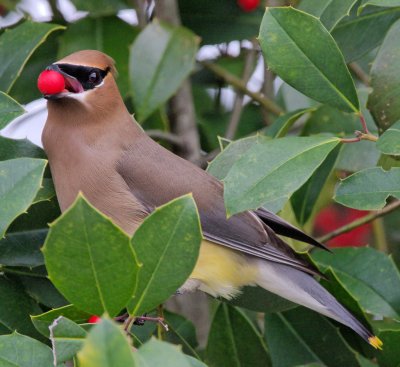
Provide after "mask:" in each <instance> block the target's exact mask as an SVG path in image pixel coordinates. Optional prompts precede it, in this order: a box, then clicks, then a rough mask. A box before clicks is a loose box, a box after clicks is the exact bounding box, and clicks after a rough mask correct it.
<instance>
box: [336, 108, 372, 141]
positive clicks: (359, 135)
mask: <svg viewBox="0 0 400 367" xmlns="http://www.w3.org/2000/svg"><path fill="white" fill-rule="evenodd" d="M358 116H359V117H360V122H361V126H362V131H359V130H356V131H355V132H354V134H355V136H356V137H355V138H343V139H340V141H341V142H342V143H356V142H358V141H361V140H369V141H377V140H378V137H377V136H375V135H373V134H371V133H370V132H369V130H368V126H367V123H366V122H365V118H364V116H363V115H362V113H361V112H360V113H359V114H358Z"/></svg>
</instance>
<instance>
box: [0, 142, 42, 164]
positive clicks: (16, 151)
mask: <svg viewBox="0 0 400 367" xmlns="http://www.w3.org/2000/svg"><path fill="white" fill-rule="evenodd" d="M22 157H29V158H45V157H46V155H45V154H44V151H43V149H40V148H39V147H38V146H36V145H34V144H32V143H31V142H30V141H29V140H27V139H18V140H15V139H9V138H5V137H3V136H0V161H6V160H8V159H13V158H22Z"/></svg>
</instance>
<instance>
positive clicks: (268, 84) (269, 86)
mask: <svg viewBox="0 0 400 367" xmlns="http://www.w3.org/2000/svg"><path fill="white" fill-rule="evenodd" d="M262 61H263V63H264V80H263V84H262V89H261V91H262V93H263V94H264V95H265V96H266V97H267V98H269V99H271V100H272V99H273V98H274V93H275V92H274V80H275V74H274V73H273V72H272V70H270V69H268V65H267V63H266V61H265V59H264V58H262ZM261 113H262V116H263V121H264V124H265V125H266V126H269V125H271V123H272V121H271V116H270V112H268V111H266V110H265V109H261Z"/></svg>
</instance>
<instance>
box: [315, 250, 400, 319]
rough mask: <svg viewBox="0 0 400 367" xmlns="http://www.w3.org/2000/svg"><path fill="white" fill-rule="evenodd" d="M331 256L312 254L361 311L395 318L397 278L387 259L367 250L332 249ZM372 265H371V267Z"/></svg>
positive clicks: (399, 294)
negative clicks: (336, 279) (332, 275)
mask: <svg viewBox="0 0 400 367" xmlns="http://www.w3.org/2000/svg"><path fill="white" fill-rule="evenodd" d="M332 251H333V253H334V256H332V254H327V255H328V256H326V255H325V254H324V253H323V251H315V252H313V254H312V258H313V259H314V260H315V261H316V263H317V265H318V266H319V267H321V268H322V269H323V270H324V269H326V268H327V267H331V268H332V269H333V270H334V272H335V274H336V275H337V277H338V278H339V280H340V281H341V283H342V284H343V285H344V286H345V288H346V289H347V290H348V292H349V293H350V294H351V295H353V296H354V298H355V299H357V301H358V302H359V303H360V305H361V307H362V308H363V310H364V311H366V312H369V313H372V314H374V315H380V316H387V317H392V318H393V317H394V318H398V317H399V315H400V274H399V271H398V269H397V267H396V265H395V264H394V262H393V259H392V258H391V257H388V256H387V255H385V254H383V253H381V252H379V251H377V250H374V249H372V248H369V247H364V248H356V247H353V248H342V249H333V250H332ZM372 264H373V265H372Z"/></svg>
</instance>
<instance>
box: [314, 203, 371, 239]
mask: <svg viewBox="0 0 400 367" xmlns="http://www.w3.org/2000/svg"><path fill="white" fill-rule="evenodd" d="M366 214H368V212H363V211H359V210H355V209H350V208H345V207H340V206H337V205H330V206H328V207H326V208H324V209H322V210H321V211H320V213H319V214H318V215H317V217H316V219H315V223H314V228H315V234H316V235H317V236H318V235H323V234H326V233H328V232H331V231H333V230H335V229H337V228H339V227H342V226H344V225H346V224H348V223H351V222H352V221H354V220H356V219H358V218H361V217H363V216H364V215H366ZM371 234H372V226H371V224H370V223H367V224H364V225H362V226H360V227H357V228H355V229H353V230H352V231H350V232H347V233H344V234H341V235H340V236H337V237H335V238H333V239H332V240H330V241H328V246H329V247H345V246H365V245H366V244H368V243H369V242H370V240H371Z"/></svg>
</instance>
